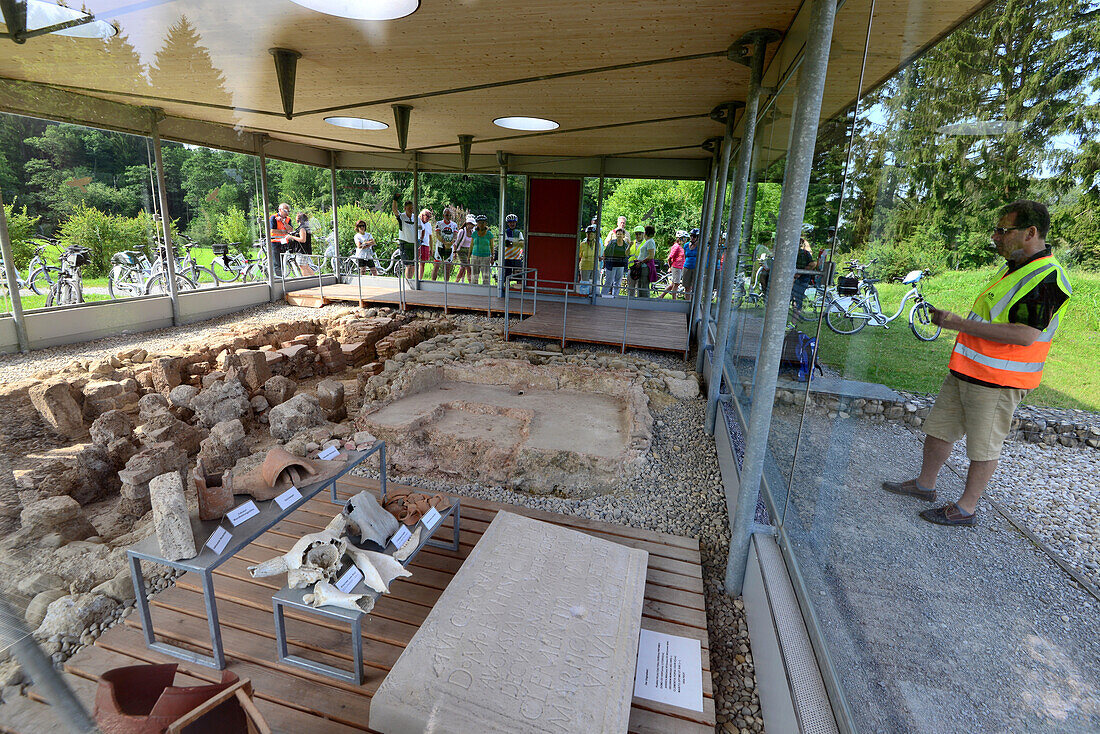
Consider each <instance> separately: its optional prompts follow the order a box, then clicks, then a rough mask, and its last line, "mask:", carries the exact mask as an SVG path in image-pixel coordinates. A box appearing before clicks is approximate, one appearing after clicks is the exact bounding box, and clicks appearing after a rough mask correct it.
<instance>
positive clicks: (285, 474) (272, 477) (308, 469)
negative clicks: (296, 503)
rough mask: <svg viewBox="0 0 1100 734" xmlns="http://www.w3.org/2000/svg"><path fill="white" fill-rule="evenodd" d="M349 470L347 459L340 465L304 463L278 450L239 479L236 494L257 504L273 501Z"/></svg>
mask: <svg viewBox="0 0 1100 734" xmlns="http://www.w3.org/2000/svg"><path fill="white" fill-rule="evenodd" d="M346 468H347V459H346V458H344V459H343V460H339V461H323V460H320V459H313V460H309V459H303V458H302V457H300V456H295V455H294V454H292V453H290V452H289V451H287V450H286V449H284V448H283V447H281V446H277V447H275V448H273V449H271V450H270V451H268V452H267V456H265V457H264V460H263V463H262V464H260V465H259V466H258V467H256V468H255V469H252V470H251V471H249V472H247V473H245V474H243V475H240V476H238V477H237V479H236V480H235V481H234V482H233V486H232V490H233V493H234V494H250V495H252V497H253V498H255V499H256V500H260V501H263V500H269V499H273V498H275V497H278V496H279V495H280V494H282V493H283V492H285V491H286V490H288V489H290V488H291V487H299V488H301V487H305V486H306V485H308V484H316V483H317V482H320V481H323V480H325V479H328V478H330V477H333V476H336V474H338V473H339V472H340V471H341V470H342V469H346Z"/></svg>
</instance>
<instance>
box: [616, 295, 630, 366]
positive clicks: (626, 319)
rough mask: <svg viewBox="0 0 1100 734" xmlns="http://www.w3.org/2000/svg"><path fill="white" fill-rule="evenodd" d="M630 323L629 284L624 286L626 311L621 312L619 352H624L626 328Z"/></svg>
mask: <svg viewBox="0 0 1100 734" xmlns="http://www.w3.org/2000/svg"><path fill="white" fill-rule="evenodd" d="M616 295H617V294H616ZM629 323H630V286H627V288H626V311H625V312H624V313H623V347H622V349H620V350H619V353H620V354H626V328H627V325H628V324H629Z"/></svg>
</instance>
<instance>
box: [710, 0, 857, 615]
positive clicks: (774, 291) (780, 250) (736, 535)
mask: <svg viewBox="0 0 1100 734" xmlns="http://www.w3.org/2000/svg"><path fill="white" fill-rule="evenodd" d="M835 17H836V0H813V6H812V7H811V9H810V28H809V36H808V38H807V41H806V51H805V55H804V56H803V59H802V64H801V68H800V69H799V73H798V92H797V98H796V101H795V112H794V119H793V120H792V121H791V149H790V152H789V153H788V155H787V166H786V174H785V176H784V181H783V194H782V198H781V200H780V203H779V223H778V226H777V228H776V237H775V261H774V264H773V272H772V277H771V283H770V285H769V288H768V291H769V292H768V305H767V309H766V310H765V312H764V332H763V335H762V336H761V348H760V359H759V360H758V367H759V369H757V371H756V379H755V380H754V382H753V386H752V408H751V410H750V412H749V422H748V427H747V430H746V432H745V454H744V460H743V464H742V469H741V481H740V485H741V488H740V492H739V493H738V496H737V503H736V505H735V506H733V507H729V508H728V509H729V514H730V517H729V523H730V528H731V531H730V550H729V557H728V558H727V559H726V593H727V594H730V595H732V596H737V595H739V594H740V593H741V587H742V584H743V583H744V581H745V564H746V562H747V560H748V555H749V541H750V534H751V532H752V526H753V517H754V515H755V512H756V501H757V495H758V494H759V492H760V483H761V481H762V479H763V476H764V457H765V455H766V453H767V450H768V433H769V431H770V428H771V419H772V407H773V403H774V401H775V384H776V380H777V378H778V377H779V358H780V356H781V354H782V351H783V336H784V332H785V330H786V327H787V309H788V305H789V302H790V298H791V290H792V286H793V283H794V271H795V260H796V258H797V256H798V240H799V237H801V235H802V218H803V215H804V214H805V211H806V196H807V193H808V190H809V186H810V168H811V164H812V163H813V156H814V146H815V144H816V142H817V128H818V118H819V116H820V114H821V97H822V93H823V91H824V89H825V74H826V71H827V67H828V64H829V45H830V43H831V42H832V37H833V21H834V19H835Z"/></svg>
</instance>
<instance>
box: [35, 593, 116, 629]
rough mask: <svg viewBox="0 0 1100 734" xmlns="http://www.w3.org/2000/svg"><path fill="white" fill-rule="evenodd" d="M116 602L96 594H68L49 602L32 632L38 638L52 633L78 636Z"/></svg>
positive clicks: (110, 609) (102, 617)
mask: <svg viewBox="0 0 1100 734" xmlns="http://www.w3.org/2000/svg"><path fill="white" fill-rule="evenodd" d="M117 606H118V602H117V601H115V600H114V599H111V598H109V597H106V596H99V595H98V594H70V595H68V596H63V597H61V598H60V599H57V600H55V601H53V602H51V603H50V605H49V606H48V607H47V608H46V616H45V617H44V618H43V619H42V624H40V625H39V626H38V629H37V630H35V632H34V634H35V636H36V637H38V638H39V639H47V638H49V637H52V636H53V635H71V636H77V637H78V636H80V635H82V634H83V633H84V632H85V631H86V630H87V629H88V628H89V627H91V626H92V625H94V624H96V623H97V622H100V621H102V620H103V619H104V618H105V617H106V616H107V615H108V614H110V613H111V612H113V611H114V610H115V608H116V607H117Z"/></svg>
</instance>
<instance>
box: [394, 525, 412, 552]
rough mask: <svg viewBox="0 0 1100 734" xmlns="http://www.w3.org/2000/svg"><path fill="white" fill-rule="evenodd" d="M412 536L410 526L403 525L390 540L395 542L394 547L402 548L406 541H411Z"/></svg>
mask: <svg viewBox="0 0 1100 734" xmlns="http://www.w3.org/2000/svg"><path fill="white" fill-rule="evenodd" d="M411 537H412V531H411V530H409V526H408V525H402V526H401V527H399V528H398V529H397V532H396V533H394V534H393V537H392V538H390V542H391V543H393V547H394V548H400V547H401V546H403V545H405V543H407V542H409V538H411Z"/></svg>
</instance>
